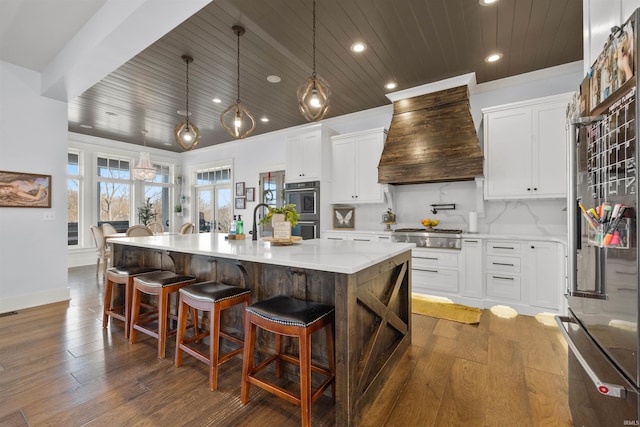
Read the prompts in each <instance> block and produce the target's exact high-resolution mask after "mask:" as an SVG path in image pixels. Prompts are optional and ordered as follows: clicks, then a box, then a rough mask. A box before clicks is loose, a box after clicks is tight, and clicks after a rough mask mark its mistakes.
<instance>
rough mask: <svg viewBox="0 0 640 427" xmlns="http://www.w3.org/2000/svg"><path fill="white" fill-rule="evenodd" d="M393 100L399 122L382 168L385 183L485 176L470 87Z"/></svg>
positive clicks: (393, 122) (394, 121)
mask: <svg viewBox="0 0 640 427" xmlns="http://www.w3.org/2000/svg"><path fill="white" fill-rule="evenodd" d="M474 80H475V77H474ZM389 98H390V99H392V100H393V101H394V103H393V118H392V120H391V126H390V128H389V135H388V136H387V141H386V143H385V146H384V150H383V152H382V156H381V158H380V163H379V164H378V182H379V183H381V184H421V183H430V182H448V181H468V180H473V179H475V178H476V177H479V176H482V166H483V155H482V150H481V149H480V142H479V141H478V134H477V133H476V128H475V126H474V124H473V118H472V116H471V108H470V105H469V88H468V86H467V85H463V86H457V87H453V88H448V89H444V90H439V91H437V92H431V93H427V94H425V95H420V96H415V97H411V98H405V99H398V100H394V99H393V97H392V96H389Z"/></svg>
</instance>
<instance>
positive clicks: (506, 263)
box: [487, 255, 520, 273]
mask: <svg viewBox="0 0 640 427" xmlns="http://www.w3.org/2000/svg"><path fill="white" fill-rule="evenodd" d="M487 270H489V271H499V272H503V271H504V272H507V273H520V258H516V257H506V256H495V255H494V256H488V257H487Z"/></svg>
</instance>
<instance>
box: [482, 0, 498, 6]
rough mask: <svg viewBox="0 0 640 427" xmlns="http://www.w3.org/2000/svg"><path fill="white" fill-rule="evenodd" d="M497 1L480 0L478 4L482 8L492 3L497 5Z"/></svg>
mask: <svg viewBox="0 0 640 427" xmlns="http://www.w3.org/2000/svg"><path fill="white" fill-rule="evenodd" d="M497 1H498V0H480V4H481V5H483V6H489V5H492V4H494V3H497Z"/></svg>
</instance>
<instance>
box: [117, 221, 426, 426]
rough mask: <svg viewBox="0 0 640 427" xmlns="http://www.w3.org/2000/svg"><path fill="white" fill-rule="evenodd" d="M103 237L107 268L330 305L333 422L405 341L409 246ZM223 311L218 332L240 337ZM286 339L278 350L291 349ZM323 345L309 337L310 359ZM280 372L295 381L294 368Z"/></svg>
mask: <svg viewBox="0 0 640 427" xmlns="http://www.w3.org/2000/svg"><path fill="white" fill-rule="evenodd" d="M109 242H110V243H111V244H112V245H113V259H114V265H116V264H120V265H127V266H129V265H145V266H152V267H158V268H165V269H169V268H170V269H173V270H175V271H176V272H178V273H182V274H191V275H194V276H196V277H197V278H198V280H199V281H204V280H219V281H222V282H225V283H229V284H233V285H236V286H243V287H246V288H250V289H251V290H252V298H253V301H254V302H255V301H259V300H263V299H265V298H268V297H270V296H273V295H276V294H285V295H290V296H293V297H295V298H299V299H303V300H308V301H317V302H322V303H327V304H332V305H334V306H335V319H336V322H335V356H336V425H338V426H352V425H353V426H355V425H358V424H359V422H360V420H361V419H362V414H363V413H364V411H366V409H367V408H368V407H369V406H370V405H371V404H372V403H373V401H374V399H375V397H376V395H377V393H378V391H379V390H380V389H381V388H382V386H383V384H384V382H385V381H386V380H387V378H388V376H389V375H390V373H391V370H392V369H393V367H394V366H395V364H396V363H397V362H398V361H399V360H400V357H401V356H402V354H403V353H404V351H405V350H406V349H407V348H408V347H409V345H410V343H411V248H412V246H413V245H411V244H404V243H370V242H335V241H328V240H320V239H315V240H304V241H301V242H299V243H296V244H293V245H290V246H275V245H272V244H271V243H269V242H263V241H258V242H255V241H250V240H226V235H224V234H217V233H201V234H184V235H183V234H180V235H170V236H149V237H132V238H117V239H109ZM227 311H229V312H230V313H228V315H227V316H226V317H225V318H224V319H223V321H222V327H223V329H225V330H226V331H227V332H228V333H232V334H238V333H240V334H241V331H242V312H241V311H239V310H236V311H233V310H227ZM294 341H295V340H291V342H289V343H287V342H286V343H285V348H286V349H287V351H291V352H292V353H294V354H296V353H297V342H294ZM256 345H257V348H258V355H257V356H256V357H257V358H258V359H259V358H260V357H264V354H265V353H267V352H272V351H273V346H274V340H273V339H270V337H268V335H261V338H259V339H258V340H257V344H256ZM325 346H326V342H325V341H324V339H322V338H321V337H320V338H318V337H314V340H313V350H312V352H313V358H314V361H315V362H316V363H319V364H321V365H325V366H326V365H327V361H326V350H325ZM285 375H287V376H289V377H290V378H291V379H292V380H296V381H297V375H298V374H297V370H296V369H293V368H291V369H290V370H288V371H287V372H285ZM314 385H315V384H314ZM238 393H240V384H238ZM249 404H251V403H249Z"/></svg>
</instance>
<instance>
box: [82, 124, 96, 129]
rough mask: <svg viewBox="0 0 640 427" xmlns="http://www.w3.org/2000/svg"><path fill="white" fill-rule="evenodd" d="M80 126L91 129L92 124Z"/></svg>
mask: <svg viewBox="0 0 640 427" xmlns="http://www.w3.org/2000/svg"><path fill="white" fill-rule="evenodd" d="M80 127H81V128H85V129H93V126H91V125H80Z"/></svg>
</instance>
